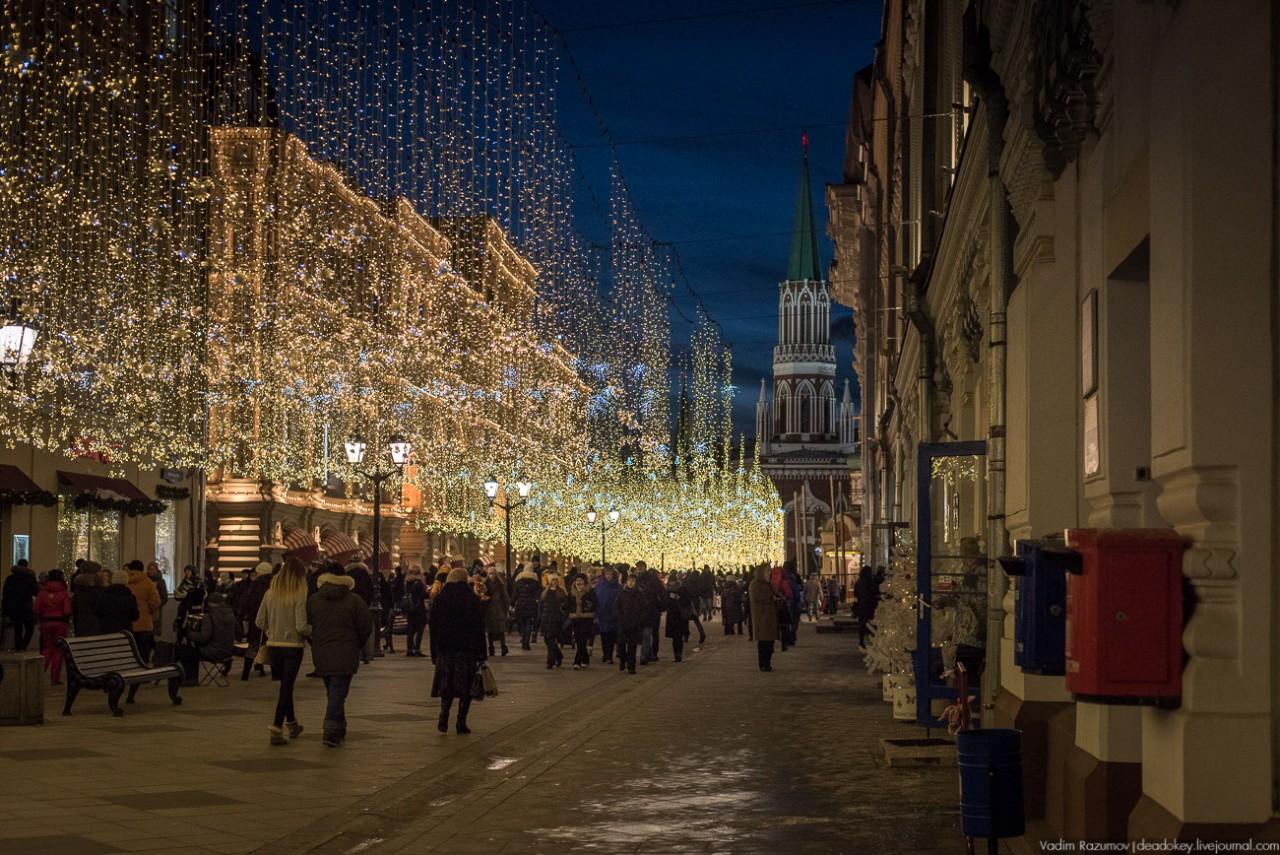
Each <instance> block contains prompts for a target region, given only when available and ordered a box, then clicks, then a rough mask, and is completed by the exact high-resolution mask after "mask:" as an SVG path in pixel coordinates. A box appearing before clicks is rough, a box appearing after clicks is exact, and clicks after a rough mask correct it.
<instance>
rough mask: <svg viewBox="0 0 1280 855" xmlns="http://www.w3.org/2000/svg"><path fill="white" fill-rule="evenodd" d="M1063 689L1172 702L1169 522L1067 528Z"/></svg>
mask: <svg viewBox="0 0 1280 855" xmlns="http://www.w3.org/2000/svg"><path fill="white" fill-rule="evenodd" d="M1067 546H1069V547H1070V548H1072V549H1075V550H1076V551H1078V552H1079V553H1080V554H1081V559H1082V560H1081V562H1080V570H1079V572H1073V573H1070V574H1068V576H1067V690H1068V691H1070V692H1072V693H1074V694H1075V695H1076V696H1077V697H1078V698H1079V699H1081V700H1090V701H1099V702H1104V703H1124V704H1142V703H1149V704H1159V705H1161V706H1177V704H1178V699H1179V696H1180V695H1181V694H1182V551H1183V549H1184V546H1183V543H1182V538H1181V537H1179V536H1178V534H1177V532H1173V531H1170V530H1168V529H1068V530H1067Z"/></svg>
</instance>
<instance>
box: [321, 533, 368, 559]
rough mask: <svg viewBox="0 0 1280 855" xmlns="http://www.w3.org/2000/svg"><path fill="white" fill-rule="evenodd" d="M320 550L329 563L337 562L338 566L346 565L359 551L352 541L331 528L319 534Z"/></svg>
mask: <svg viewBox="0 0 1280 855" xmlns="http://www.w3.org/2000/svg"><path fill="white" fill-rule="evenodd" d="M320 548H321V549H323V550H324V554H325V556H326V557H327V558H328V559H329V560H330V561H337V562H338V563H339V564H346V563H347V562H348V561H350V560H351V559H352V558H354V557H355V556H356V554H357V553H359V551H360V547H358V546H356V542H355V541H354V540H352V539H351V538H349V537H347V536H346V535H345V534H343V533H342V532H340V531H338V530H337V529H332V528H331V529H329V530H328V531H326V532H322V533H321V537H320Z"/></svg>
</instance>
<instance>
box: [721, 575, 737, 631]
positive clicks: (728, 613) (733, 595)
mask: <svg viewBox="0 0 1280 855" xmlns="http://www.w3.org/2000/svg"><path fill="white" fill-rule="evenodd" d="M720 622H721V623H723V624H724V634H725V635H734V634H737V635H742V589H741V588H739V587H738V583H737V582H736V581H734V580H733V578H729V579H726V580H725V582H724V584H723V585H722V586H721V587H720Z"/></svg>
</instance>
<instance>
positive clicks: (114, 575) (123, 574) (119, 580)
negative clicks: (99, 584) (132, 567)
mask: <svg viewBox="0 0 1280 855" xmlns="http://www.w3.org/2000/svg"><path fill="white" fill-rule="evenodd" d="M111 584H113V585H128V584H129V571H128V570H112V571H111Z"/></svg>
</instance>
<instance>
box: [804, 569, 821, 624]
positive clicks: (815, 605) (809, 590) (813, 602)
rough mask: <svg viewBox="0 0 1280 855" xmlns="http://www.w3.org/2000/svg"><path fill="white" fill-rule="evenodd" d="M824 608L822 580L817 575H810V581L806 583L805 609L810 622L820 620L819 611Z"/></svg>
mask: <svg viewBox="0 0 1280 855" xmlns="http://www.w3.org/2000/svg"><path fill="white" fill-rule="evenodd" d="M821 606H822V579H821V578H820V577H819V576H818V574H817V573H810V574H809V580H808V581H807V582H805V583H804V609H805V613H806V614H807V615H808V616H809V620H810V621H812V622H816V621H817V620H818V609H819V608H820V607H821Z"/></svg>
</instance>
